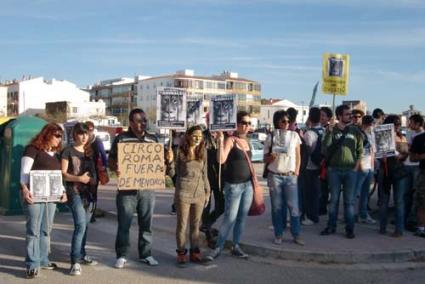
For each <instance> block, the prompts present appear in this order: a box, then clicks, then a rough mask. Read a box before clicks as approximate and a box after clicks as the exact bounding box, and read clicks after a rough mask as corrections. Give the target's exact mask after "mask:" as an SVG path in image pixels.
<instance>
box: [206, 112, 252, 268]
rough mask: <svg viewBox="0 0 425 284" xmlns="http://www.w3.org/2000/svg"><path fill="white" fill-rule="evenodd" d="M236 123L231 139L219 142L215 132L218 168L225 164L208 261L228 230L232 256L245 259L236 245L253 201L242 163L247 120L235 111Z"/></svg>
mask: <svg viewBox="0 0 425 284" xmlns="http://www.w3.org/2000/svg"><path fill="white" fill-rule="evenodd" d="M236 120H237V128H236V132H235V133H234V136H229V137H227V138H226V139H224V141H223V133H222V132H217V139H218V146H219V148H220V149H219V150H218V151H217V161H218V162H219V163H220V164H224V163H225V164H226V167H225V168H224V172H223V181H224V188H223V191H224V219H223V223H222V224H221V227H220V232H219V235H218V239H217V243H216V246H215V249H214V250H213V251H212V252H211V253H210V254H209V255H208V256H207V257H206V260H209V261H212V260H213V259H214V258H216V257H217V256H219V255H220V253H221V251H222V250H223V248H224V242H225V241H226V239H227V236H228V235H229V233H230V230H231V229H232V228H233V248H232V255H234V256H236V257H240V258H247V257H248V255H247V254H246V253H244V252H243V251H242V249H241V248H240V246H239V243H240V239H241V236H242V232H243V229H244V226H245V220H246V217H247V216H248V211H249V208H250V207H251V203H252V198H253V189H252V183H251V171H250V165H249V163H250V161H248V160H247V159H246V155H248V156H251V151H250V148H249V144H248V138H247V134H248V131H249V130H250V128H251V117H250V115H249V114H248V113H247V112H245V111H239V112H238V113H237V119H236ZM244 152H245V153H244Z"/></svg>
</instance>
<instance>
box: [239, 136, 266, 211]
mask: <svg viewBox="0 0 425 284" xmlns="http://www.w3.org/2000/svg"><path fill="white" fill-rule="evenodd" d="M234 139H235V142H236V144H237V145H239V147H240V148H241V149H243V147H242V146H241V145H240V144H239V143H238V138H234ZM243 152H244V154H245V158H246V161H247V162H248V166H249V170H250V172H251V182H252V189H253V191H254V195H253V198H252V203H251V208H250V209H249V212H248V216H259V215H262V214H263V213H264V212H265V211H266V205H265V203H264V193H263V188H262V187H261V186H260V184H259V183H258V180H257V176H256V175H255V170H254V167H253V166H252V163H251V160H250V158H249V156H248V153H247V152H246V151H245V150H243Z"/></svg>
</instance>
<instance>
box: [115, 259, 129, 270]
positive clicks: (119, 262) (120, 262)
mask: <svg viewBox="0 0 425 284" xmlns="http://www.w3.org/2000/svg"><path fill="white" fill-rule="evenodd" d="M126 262H127V259H125V258H124V257H120V258H118V259H117V261H116V262H115V268H118V269H121V268H124V265H125V264H126Z"/></svg>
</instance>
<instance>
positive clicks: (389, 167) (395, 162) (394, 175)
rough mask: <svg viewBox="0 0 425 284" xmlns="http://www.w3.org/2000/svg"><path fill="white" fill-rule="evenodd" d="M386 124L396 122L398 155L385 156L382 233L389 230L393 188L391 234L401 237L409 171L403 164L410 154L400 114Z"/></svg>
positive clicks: (381, 208) (381, 216) (381, 215)
mask: <svg viewBox="0 0 425 284" xmlns="http://www.w3.org/2000/svg"><path fill="white" fill-rule="evenodd" d="M384 124H394V130H395V133H396V135H395V143H396V155H395V156H391V157H384V158H383V163H382V165H381V167H382V168H381V170H382V171H383V173H384V179H383V190H382V197H381V203H380V208H379V213H380V214H379V215H380V229H379V232H380V233H381V234H385V233H386V231H387V222H388V203H389V200H390V196H391V188H392V189H393V191H394V206H395V230H394V233H393V234H392V235H391V236H392V237H395V238H400V237H401V236H402V235H403V231H404V194H405V192H406V189H407V181H408V174H409V173H408V171H407V169H406V167H405V165H404V164H403V162H404V161H405V160H406V159H407V157H408V154H409V147H408V145H407V140H406V137H404V136H403V134H401V120H400V117H399V116H398V115H389V116H388V117H387V118H385V120H384Z"/></svg>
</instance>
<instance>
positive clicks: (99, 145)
mask: <svg viewBox="0 0 425 284" xmlns="http://www.w3.org/2000/svg"><path fill="white" fill-rule="evenodd" d="M86 125H87V127H88V130H89V143H90V146H91V148H92V151H93V160H94V162H95V163H94V165H95V169H96V173H98V172H99V171H100V170H101V169H99V167H103V168H105V169H106V168H107V167H108V157H107V156H106V151H105V147H104V146H103V142H102V140H100V138H99V137H96V134H95V128H94V123H93V122H92V121H86ZM98 159H100V161H101V164H98ZM98 187H99V179H97V180H96V185H94V186H93V189H94V192H93V201H94V203H95V206H94V208H95V209H96V207H97V206H96V204H97V189H98ZM90 222H91V223H94V222H96V216H95V214H94V213H93V214H92V217H91V219H90Z"/></svg>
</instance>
